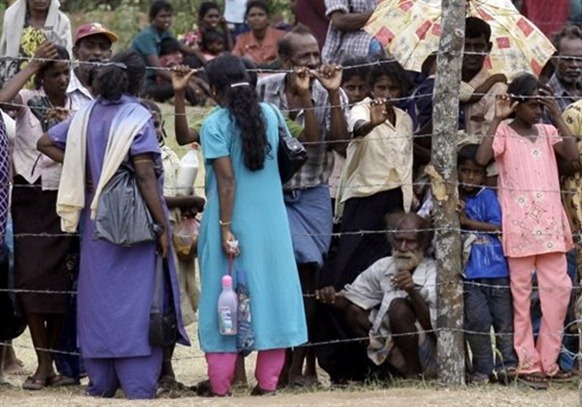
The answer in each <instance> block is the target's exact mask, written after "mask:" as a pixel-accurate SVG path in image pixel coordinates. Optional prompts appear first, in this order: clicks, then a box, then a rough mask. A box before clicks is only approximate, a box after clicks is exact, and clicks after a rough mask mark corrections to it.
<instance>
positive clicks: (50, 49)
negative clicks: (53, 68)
mask: <svg viewBox="0 0 582 407" xmlns="http://www.w3.org/2000/svg"><path fill="white" fill-rule="evenodd" d="M57 59H59V53H58V51H57V49H56V47H55V44H53V43H52V42H50V41H44V42H42V43H41V44H40V45H39V46H38V47H37V48H36V51H35V52H34V55H33V56H32V59H31V60H30V63H29V65H30V66H31V67H32V68H35V69H39V68H40V67H41V66H43V65H44V64H46V63H47V62H48V60H57Z"/></svg>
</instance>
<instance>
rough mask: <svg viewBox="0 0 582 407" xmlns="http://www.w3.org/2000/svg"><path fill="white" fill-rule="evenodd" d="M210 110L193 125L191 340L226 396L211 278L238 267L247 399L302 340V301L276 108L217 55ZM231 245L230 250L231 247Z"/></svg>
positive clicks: (229, 370) (225, 362)
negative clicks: (253, 361)
mask: <svg viewBox="0 0 582 407" xmlns="http://www.w3.org/2000/svg"><path fill="white" fill-rule="evenodd" d="M207 73H208V79H209V83H210V86H211V90H212V92H213V94H214V95H213V98H214V99H215V100H216V101H217V102H218V104H219V105H220V108H219V109H217V110H216V111H214V112H213V113H212V114H211V115H210V116H209V117H208V118H207V119H206V120H205V122H204V124H203V125H202V129H201V142H202V151H203V154H204V158H205V163H206V197H207V204H206V207H205V209H204V216H203V217H202V223H201V227H200V238H199V243H198V256H199V259H200V274H201V276H200V278H201V285H202V292H201V295H200V305H199V337H200V345H201V347H202V350H203V351H204V352H205V353H206V361H207V363H208V376H209V378H210V385H211V388H212V393H213V394H214V395H217V396H224V395H227V394H228V393H229V391H230V387H231V384H232V379H233V375H234V371H235V364H236V359H237V338H236V336H226V335H221V334H220V333H219V319H218V312H217V304H218V297H219V294H220V292H221V278H222V277H223V275H224V274H226V273H227V270H228V262H229V256H234V269H235V270H244V271H245V273H246V285H247V288H248V291H249V294H250V297H251V314H252V329H253V331H254V350H257V351H259V355H258V358H257V366H256V370H255V375H256V378H257V382H258V384H257V387H256V388H255V390H254V391H253V394H265V393H272V392H274V391H275V389H276V386H277V382H278V379H279V375H280V373H281V369H282V368H283V364H284V361H285V349H286V348H289V347H293V346H298V345H301V344H302V343H305V342H306V341H307V331H306V325H305V313H304V311H303V299H302V295H301V287H300V284H299V277H298V273H297V266H296V264H295V258H294V255H293V248H292V244H291V232H290V229H289V223H288V220H287V213H286V211H285V206H284V202H283V192H282V185H281V178H280V174H279V169H278V165H277V148H278V144H279V130H278V122H279V120H278V112H276V111H275V109H273V108H272V107H271V106H270V105H267V104H264V103H259V102H258V100H257V96H256V94H255V91H254V89H253V87H252V86H251V84H250V78H249V75H248V73H247V72H246V71H245V66H244V64H243V62H242V60H241V59H240V58H238V57H235V56H233V55H223V56H220V57H218V58H216V59H215V60H213V61H212V62H211V63H210V64H209V66H208V69H207ZM235 241H238V242H239V245H238V247H237V248H236V249H234V248H233V247H234V246H233V242H235Z"/></svg>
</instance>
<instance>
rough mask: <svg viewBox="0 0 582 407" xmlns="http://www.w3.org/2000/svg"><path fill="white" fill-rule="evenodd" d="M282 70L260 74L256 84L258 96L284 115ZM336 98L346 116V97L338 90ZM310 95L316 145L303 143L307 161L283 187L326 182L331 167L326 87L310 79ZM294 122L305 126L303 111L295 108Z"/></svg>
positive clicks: (285, 109)
mask: <svg viewBox="0 0 582 407" xmlns="http://www.w3.org/2000/svg"><path fill="white" fill-rule="evenodd" d="M286 75H287V74H285V73H278V74H273V75H269V76H266V77H263V78H261V79H260V80H259V83H258V84H257V93H258V95H259V99H260V100H261V101H263V102H267V103H271V104H273V105H275V106H277V107H278V108H279V110H281V112H282V113H283V115H284V116H288V115H289V103H288V101H287V95H286V94H285V78H286ZM340 94H341V96H340V98H341V104H342V109H343V111H344V116H345V118H346V123H347V118H348V116H349V107H348V98H347V96H346V94H345V93H344V92H343V90H341V89H340ZM311 98H312V101H313V106H315V116H316V117H317V121H318V122H319V126H320V129H321V134H320V138H319V140H320V141H321V142H322V143H321V144H317V145H307V146H305V147H306V150H307V156H308V159H307V162H306V163H305V165H304V166H303V167H301V169H300V170H299V171H298V172H297V174H295V176H294V177H293V178H292V179H291V180H290V181H289V182H288V183H287V184H285V190H294V189H306V188H312V187H315V186H318V185H321V184H327V183H328V180H329V176H330V175H331V171H332V169H333V154H332V152H331V147H332V145H331V144H329V143H325V141H327V140H329V139H330V127H331V106H330V103H329V96H328V92H327V90H326V89H325V88H324V87H323V86H322V85H321V84H320V83H319V82H318V81H313V84H312V87H311ZM295 122H297V123H299V124H300V125H301V126H303V127H305V112H304V110H299V112H298V113H297V116H296V117H295Z"/></svg>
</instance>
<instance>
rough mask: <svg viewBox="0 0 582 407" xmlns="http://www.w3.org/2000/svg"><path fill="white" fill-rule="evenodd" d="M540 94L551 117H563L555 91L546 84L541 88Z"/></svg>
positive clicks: (541, 100)
mask: <svg viewBox="0 0 582 407" xmlns="http://www.w3.org/2000/svg"><path fill="white" fill-rule="evenodd" d="M539 94H540V96H541V97H540V103H541V104H542V106H543V107H545V108H546V110H547V112H548V115H549V116H550V118H551V119H552V120H555V119H557V118H559V117H562V113H561V111H560V108H559V106H558V102H556V98H555V97H554V92H552V90H551V89H550V88H549V87H547V86H545V87H541V88H540V89H539Z"/></svg>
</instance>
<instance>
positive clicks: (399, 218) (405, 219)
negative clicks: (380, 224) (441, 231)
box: [385, 212, 433, 253]
mask: <svg viewBox="0 0 582 407" xmlns="http://www.w3.org/2000/svg"><path fill="white" fill-rule="evenodd" d="M385 221H386V225H387V226H388V231H387V233H386V235H387V237H388V241H389V242H390V243H391V244H392V243H393V242H394V238H395V234H396V232H399V231H406V230H410V231H412V232H414V233H416V234H417V235H418V243H419V245H420V247H421V248H422V249H423V252H424V253H426V249H428V247H429V246H430V244H431V242H432V238H433V229H432V228H431V226H430V222H429V221H428V220H427V219H425V218H423V217H422V216H420V215H418V214H417V213H415V212H409V213H402V212H393V213H389V214H388V215H386V217H385Z"/></svg>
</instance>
